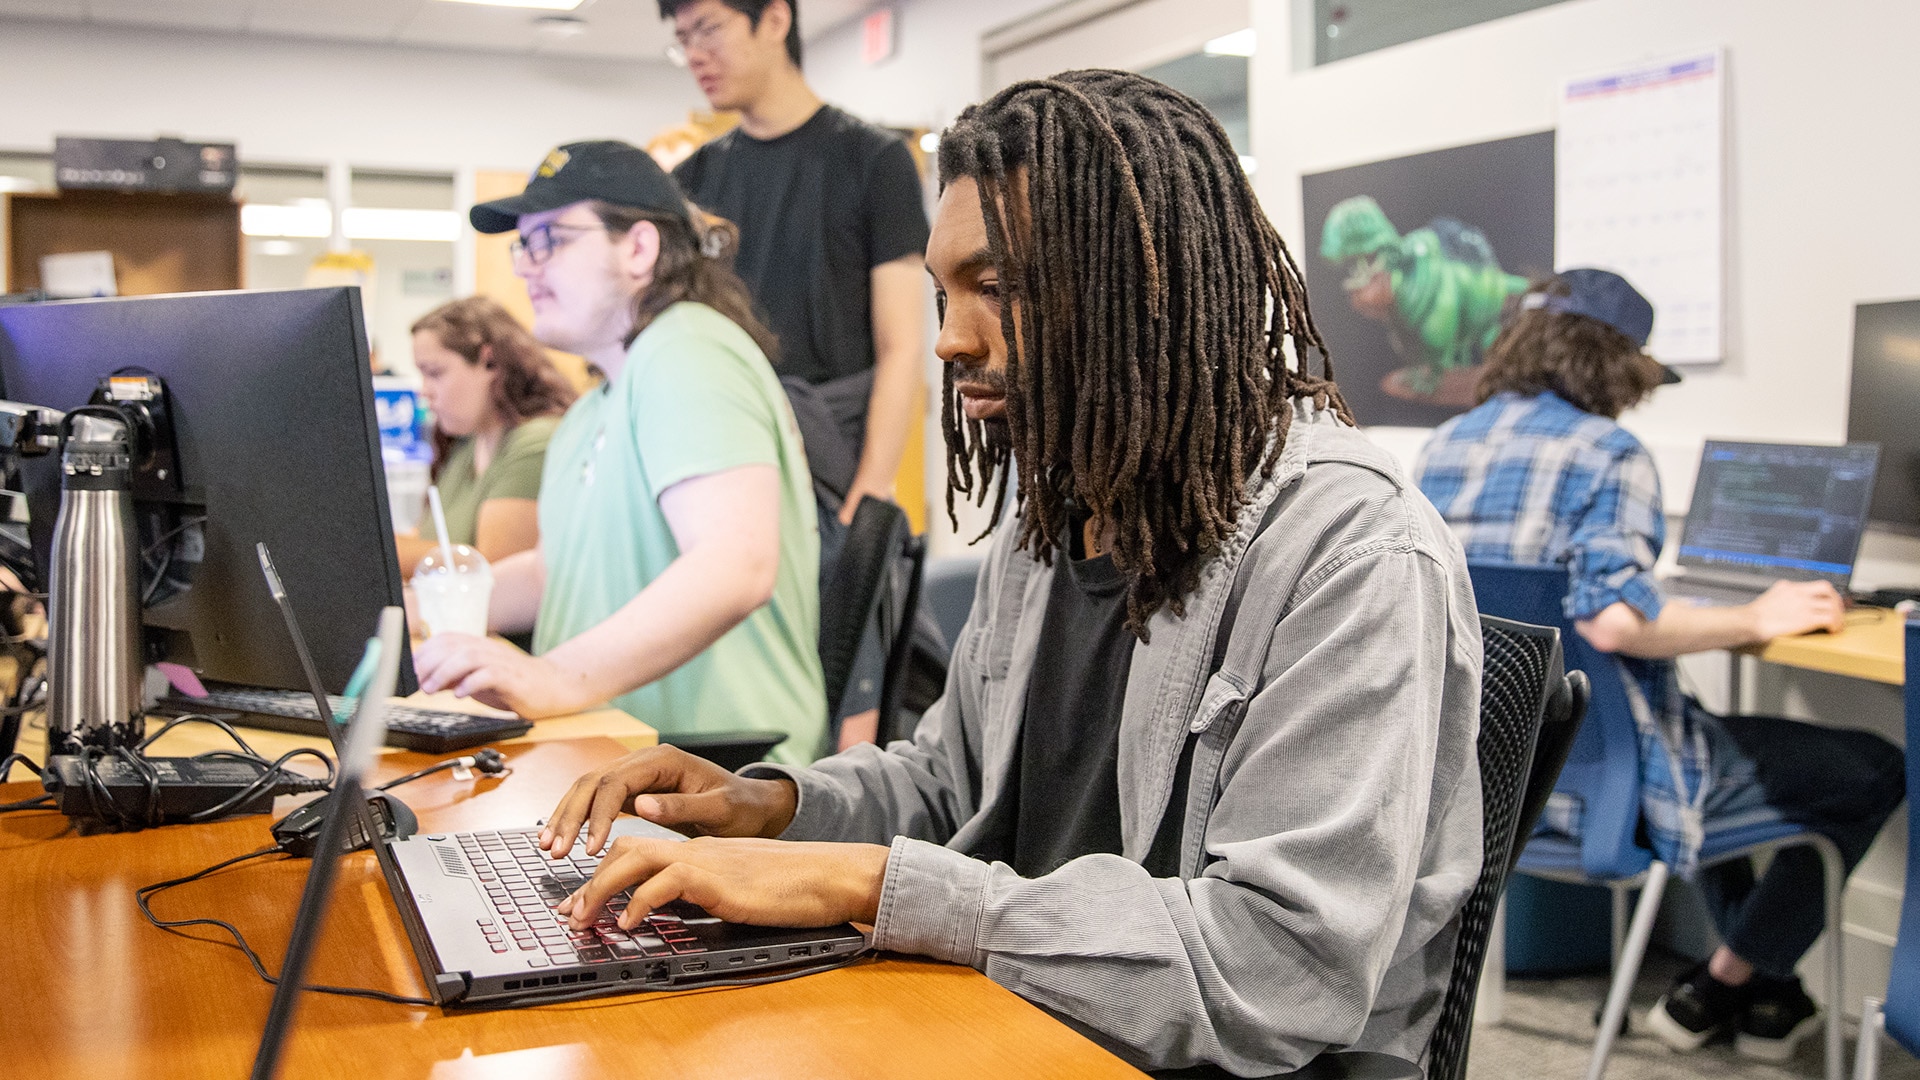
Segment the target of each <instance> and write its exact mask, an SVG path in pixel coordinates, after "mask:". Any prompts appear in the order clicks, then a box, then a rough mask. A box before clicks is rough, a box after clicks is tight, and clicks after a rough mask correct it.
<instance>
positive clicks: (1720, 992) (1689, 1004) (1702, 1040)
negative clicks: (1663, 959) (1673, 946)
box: [1647, 963, 1747, 1052]
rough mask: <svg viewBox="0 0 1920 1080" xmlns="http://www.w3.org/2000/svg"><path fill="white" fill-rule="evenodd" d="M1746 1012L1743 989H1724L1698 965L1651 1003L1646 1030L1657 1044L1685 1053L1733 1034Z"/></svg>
mask: <svg viewBox="0 0 1920 1080" xmlns="http://www.w3.org/2000/svg"><path fill="white" fill-rule="evenodd" d="M1746 1012H1747V990H1746V988H1745V987H1740V986H1728V985H1727V984H1726V983H1723V982H1721V981H1720V980H1718V979H1716V978H1714V977H1713V976H1712V975H1709V974H1707V965H1706V964H1705V963H1700V964H1696V965H1694V967H1693V969H1692V970H1690V971H1688V972H1687V973H1686V974H1684V975H1682V976H1680V978H1679V980H1678V981H1676V982H1675V983H1674V984H1673V987H1672V989H1669V990H1668V991H1667V992H1666V993H1665V994H1662V995H1661V996H1660V1000H1659V1001H1657V1002H1655V1003H1654V1006H1653V1011H1651V1012H1649V1013H1648V1014H1647V1027H1648V1028H1649V1029H1651V1030H1652V1031H1653V1033H1654V1035H1655V1036H1657V1037H1658V1038H1659V1039H1660V1041H1661V1042H1663V1043H1666V1044H1667V1045H1668V1046H1670V1047H1672V1048H1673V1049H1675V1050H1679V1051H1682V1052H1685V1051H1690V1050H1698V1049H1700V1048H1701V1047H1702V1046H1705V1045H1706V1044H1707V1043H1708V1042H1709V1041H1711V1040H1712V1039H1713V1038H1714V1037H1715V1036H1717V1035H1722V1034H1725V1033H1727V1032H1729V1031H1733V1030H1734V1029H1735V1028H1737V1027H1739V1025H1740V1023H1741V1020H1742V1018H1743V1017H1744V1016H1745V1015H1746Z"/></svg>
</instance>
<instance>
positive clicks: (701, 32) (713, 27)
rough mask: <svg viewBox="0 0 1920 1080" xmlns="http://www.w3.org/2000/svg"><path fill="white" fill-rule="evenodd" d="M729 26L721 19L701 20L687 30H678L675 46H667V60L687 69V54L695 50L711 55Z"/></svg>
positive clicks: (674, 40)
mask: <svg viewBox="0 0 1920 1080" xmlns="http://www.w3.org/2000/svg"><path fill="white" fill-rule="evenodd" d="M726 29H727V24H726V22H725V21H723V20H719V19H701V20H700V21H699V22H697V23H694V24H693V25H692V26H689V27H687V28H686V29H685V30H676V31H674V34H673V42H674V43H673V44H672V45H669V46H667V59H668V60H671V61H673V62H674V63H676V64H679V65H680V66H681V67H685V66H686V64H687V54H688V53H690V52H692V51H694V50H695V49H698V50H700V51H701V52H704V53H710V52H712V51H713V50H714V47H715V46H716V45H719V44H720V35H721V34H722V33H725V32H726Z"/></svg>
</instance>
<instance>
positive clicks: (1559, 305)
mask: <svg viewBox="0 0 1920 1080" xmlns="http://www.w3.org/2000/svg"><path fill="white" fill-rule="evenodd" d="M1556 278H1557V279H1558V280H1559V281H1560V282H1561V283H1562V284H1564V285H1565V286H1566V287H1567V295H1565V296H1553V295H1550V294H1548V293H1544V292H1533V293H1528V294H1527V296H1526V298H1525V299H1524V300H1522V301H1521V302H1520V306H1521V308H1522V309H1523V310H1527V311H1532V310H1534V309H1537V308H1544V309H1546V310H1547V311H1553V312H1558V313H1560V314H1562V315H1584V316H1586V317H1587V318H1589V319H1595V320H1598V321H1599V322H1602V323H1605V324H1606V325H1608V326H1610V327H1612V328H1613V329H1615V330H1618V331H1619V332H1620V333H1622V334H1625V335H1626V337H1627V339H1628V340H1629V341H1632V342H1633V343H1634V344H1635V345H1638V346H1640V347H1641V348H1642V349H1644V348H1646V347H1647V339H1648V338H1649V337H1651V336H1653V305H1652V304H1651V303H1648V302H1647V298H1646V297H1644V296H1641V295H1640V290H1638V289H1636V288H1634V287H1633V286H1632V285H1630V284H1628V282H1627V279H1626V278H1623V277H1621V276H1620V275H1619V274H1616V273H1614V272H1613V271H1611V270H1596V269H1593V268H1591V267H1581V268H1579V269H1577V270H1563V271H1561V272H1560V273H1559V274H1558V275H1556ZM1660 370H1661V371H1662V372H1664V373H1665V374H1664V375H1662V376H1661V379H1660V381H1661V383H1662V384H1663V385H1671V384H1673V383H1677V382H1679V381H1680V373H1679V372H1677V371H1675V370H1673V369H1672V368H1670V367H1667V366H1666V365H1665V364H1662V365H1660Z"/></svg>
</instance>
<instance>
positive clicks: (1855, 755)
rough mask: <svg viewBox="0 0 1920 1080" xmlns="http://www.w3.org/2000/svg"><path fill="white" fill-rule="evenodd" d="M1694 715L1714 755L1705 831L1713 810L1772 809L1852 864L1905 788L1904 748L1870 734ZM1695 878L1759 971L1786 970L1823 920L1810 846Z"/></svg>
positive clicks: (1721, 926) (1733, 945)
mask: <svg viewBox="0 0 1920 1080" xmlns="http://www.w3.org/2000/svg"><path fill="white" fill-rule="evenodd" d="M1696 715H1698V714H1696ZM1701 719H1702V720H1704V721H1705V723H1704V724H1703V726H1704V727H1705V729H1706V733H1707V739H1708V743H1709V746H1710V750H1709V753H1710V755H1711V759H1712V762H1713V766H1712V768H1713V787H1712V789H1711V790H1710V792H1709V793H1708V796H1707V804H1706V818H1707V823H1708V824H1707V827H1708V829H1709V831H1711V830H1712V828H1713V821H1714V819H1715V818H1716V817H1726V816H1730V815H1735V814H1743V813H1750V812H1753V811H1755V810H1759V809H1770V810H1772V811H1773V812H1775V813H1777V814H1778V815H1779V817H1780V818H1781V819H1783V820H1786V821H1791V822H1795V823H1797V824H1801V825H1804V826H1806V827H1807V828H1808V829H1810V830H1812V831H1814V832H1817V833H1819V834H1821V835H1822V836H1825V837H1826V838H1827V839H1829V840H1832V841H1833V843H1834V845H1835V846H1836V847H1838V848H1839V849H1840V857H1841V859H1842V860H1844V861H1845V863H1846V867H1847V872H1848V873H1852V872H1853V868H1854V867H1855V866H1857V865H1859V863H1860V860H1861V858H1863V857H1864V856H1865V855H1866V853H1867V848H1868V847H1869V846H1871V845H1872V844H1873V838H1874V837H1875V836H1877V835H1879V832H1880V826H1881V825H1883V824H1885V823H1886V820H1887V818H1888V817H1889V816H1890V815H1891V814H1892V813H1893V811H1894V810H1895V809H1897V808H1898V807H1899V805H1900V801H1901V799H1902V798H1903V797H1904V796H1905V794H1906V762H1905V756H1904V755H1903V754H1902V753H1901V752H1900V750H1899V749H1898V748H1897V747H1895V746H1894V745H1893V744H1892V743H1889V742H1887V741H1886V740H1885V739H1882V738H1880V737H1879V736H1878V735H1874V734H1871V733H1869V732H1865V731H1853V730H1844V729H1839V728H1827V727H1820V726H1817V725H1814V724H1807V723H1801V722H1800V721H1797V720H1783V719H1780V718H1778V717H1771V716H1726V717H1714V716H1711V715H1703V716H1701ZM1698 883H1699V885H1700V888H1701V891H1702V892H1703V893H1704V894H1705V896H1706V901H1707V908H1708V910H1709V911H1710V912H1711V913H1712V915H1713V920H1714V925H1715V926H1716V928H1717V929H1718V930H1719V931H1720V937H1721V940H1722V941H1724V942H1725V943H1726V945H1727V947H1728V948H1729V949H1731V950H1732V951H1733V953H1734V955H1736V956H1738V957H1740V958H1741V959H1742V960H1745V961H1746V962H1748V963H1750V964H1752V965H1753V966H1754V968H1755V969H1756V970H1758V971H1759V972H1760V973H1761V974H1763V975H1767V976H1771V977H1773V978H1776V979H1787V978H1792V977H1793V969H1794V967H1795V965H1797V964H1798V963H1799V961H1800V958H1801V957H1802V956H1804V955H1806V952H1807V950H1808V949H1810V948H1812V947H1813V942H1814V939H1815V938H1817V937H1819V936H1820V932H1821V931H1822V930H1824V929H1826V898H1825V893H1824V892H1823V891H1822V890H1823V870H1822V867H1821V862H1820V856H1819V854H1818V853H1816V852H1815V851H1814V850H1813V849H1812V848H1808V847H1793V848H1787V849H1785V850H1782V851H1779V852H1777V853H1775V855H1774V856H1773V860H1772V862H1771V863H1769V864H1768V866H1767V870H1766V872H1765V873H1764V874H1761V875H1759V876H1758V877H1757V878H1756V877H1755V874H1754V865H1753V860H1752V859H1735V860H1732V861H1730V862H1724V863H1718V864H1716V865H1713V866H1709V867H1704V868H1702V869H1701V871H1700V874H1699V877H1698Z"/></svg>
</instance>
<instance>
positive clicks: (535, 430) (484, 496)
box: [420, 416, 560, 544]
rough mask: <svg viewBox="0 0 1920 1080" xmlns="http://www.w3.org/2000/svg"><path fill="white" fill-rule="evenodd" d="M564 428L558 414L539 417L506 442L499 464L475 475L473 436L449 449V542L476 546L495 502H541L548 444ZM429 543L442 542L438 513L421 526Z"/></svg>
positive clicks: (496, 458) (496, 457) (442, 481)
mask: <svg viewBox="0 0 1920 1080" xmlns="http://www.w3.org/2000/svg"><path fill="white" fill-rule="evenodd" d="M559 426H560V418H559V417H557V416H536V417H534V418H533V419H531V420H524V421H522V422H521V423H520V424H519V425H518V426H517V427H515V428H513V430H511V431H509V432H507V433H506V435H504V436H502V437H501V439H500V446H499V448H498V449H496V450H495V451H494V452H493V461H492V462H491V463H490V464H488V465H487V471H486V472H485V473H482V474H479V475H475V474H474V471H473V438H472V437H471V436H469V437H467V438H464V439H461V440H460V441H458V442H456V443H454V444H453V448H452V449H450V450H448V451H447V463H446V464H445V465H444V466H442V467H441V469H440V478H439V479H438V480H436V481H434V482H435V483H437V484H439V485H440V505H441V507H442V508H443V509H445V510H446V512H447V532H449V533H451V534H452V535H451V536H449V537H447V539H449V540H451V541H453V542H454V543H456V544H472V543H473V540H474V537H475V536H476V535H477V534H478V532H479V528H480V504H481V503H484V502H486V501H487V500H489V499H537V498H539V497H540V471H541V469H542V468H543V467H544V466H545V465H546V461H547V441H548V440H549V439H551V438H552V437H553V429H554V428H557V427H559ZM420 537H421V539H423V540H438V539H439V538H440V533H439V530H437V529H435V528H434V526H433V515H432V514H428V515H426V517H425V519H424V520H423V521H421V522H420Z"/></svg>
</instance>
